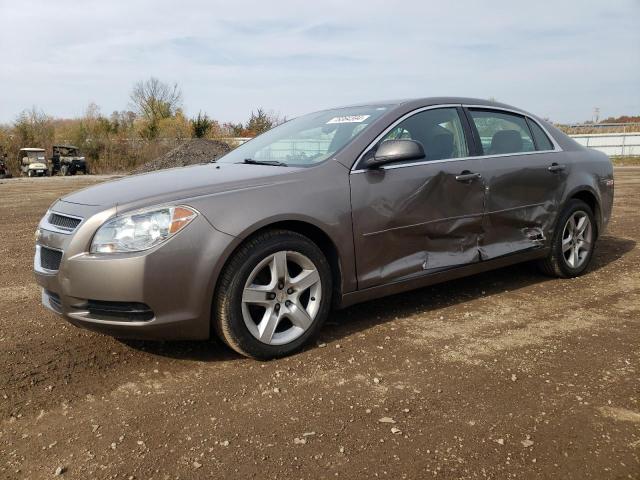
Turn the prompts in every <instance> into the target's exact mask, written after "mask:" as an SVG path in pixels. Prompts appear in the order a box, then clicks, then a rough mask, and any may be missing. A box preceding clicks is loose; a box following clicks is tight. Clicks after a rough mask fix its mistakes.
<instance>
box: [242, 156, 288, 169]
mask: <svg viewBox="0 0 640 480" xmlns="http://www.w3.org/2000/svg"><path fill="white" fill-rule="evenodd" d="M244 163H248V164H250V165H273V166H275V167H288V165H287V164H286V163H284V162H278V161H277V160H254V159H253V158H245V159H244Z"/></svg>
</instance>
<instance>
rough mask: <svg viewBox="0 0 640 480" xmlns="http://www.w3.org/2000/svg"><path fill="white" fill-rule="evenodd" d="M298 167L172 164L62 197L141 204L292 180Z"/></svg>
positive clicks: (84, 202) (103, 203)
mask: <svg viewBox="0 0 640 480" xmlns="http://www.w3.org/2000/svg"><path fill="white" fill-rule="evenodd" d="M300 170H302V168H300V167H297V168H296V167H276V166H267V165H247V164H230V163H229V164H224V163H220V164H214V163H211V164H205V165H194V166H189V167H181V168H172V169H167V170H160V171H157V172H152V173H145V174H141V175H133V176H129V177H124V178H120V179H117V180H112V181H110V182H105V183H101V184H99V185H95V186H92V187H88V188H85V189H83V190H80V191H77V192H74V193H72V194H70V195H67V196H66V197H64V198H62V200H63V201H65V202H68V203H76V204H80V205H91V206H105V207H114V206H115V207H118V209H120V207H122V208H129V207H142V206H150V205H156V204H159V203H162V202H176V201H180V200H184V199H187V198H193V197H198V196H201V195H211V194H215V193H221V192H226V191H230V190H238V189H251V188H260V187H262V186H265V185H272V184H273V183H274V182H279V181H282V182H288V181H292V179H291V175H290V174H292V173H295V172H297V171H300Z"/></svg>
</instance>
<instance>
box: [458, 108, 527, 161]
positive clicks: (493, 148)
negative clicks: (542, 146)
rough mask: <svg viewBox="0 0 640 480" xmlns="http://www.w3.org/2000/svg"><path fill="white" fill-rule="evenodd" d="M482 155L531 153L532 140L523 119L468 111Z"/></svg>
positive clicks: (488, 112) (481, 111)
mask: <svg viewBox="0 0 640 480" xmlns="http://www.w3.org/2000/svg"><path fill="white" fill-rule="evenodd" d="M469 113H470V114H471V118H472V120H473V123H474V125H475V126H476V129H477V130H478V135H479V136H480V143H481V144H482V153H483V155H502V154H505V153H521V152H532V151H534V150H535V146H534V143H533V138H532V137H531V132H530V130H529V126H528V125H527V121H526V120H525V118H524V117H522V116H520V115H516V114H512V113H507V112H498V111H494V110H469Z"/></svg>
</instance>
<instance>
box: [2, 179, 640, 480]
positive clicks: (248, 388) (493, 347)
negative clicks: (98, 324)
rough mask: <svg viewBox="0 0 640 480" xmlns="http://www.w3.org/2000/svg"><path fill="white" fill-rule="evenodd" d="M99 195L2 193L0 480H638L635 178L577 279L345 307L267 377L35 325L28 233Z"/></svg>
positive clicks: (516, 270) (155, 346)
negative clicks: (67, 206) (59, 204)
mask: <svg viewBox="0 0 640 480" xmlns="http://www.w3.org/2000/svg"><path fill="white" fill-rule="evenodd" d="M101 180H103V178H98V177H75V178H44V179H32V180H26V179H19V180H2V181H0V255H1V257H2V259H3V260H2V267H1V269H0V478H29V479H38V478H50V477H53V476H54V474H55V473H56V470H58V473H60V472H62V475H63V477H64V478H77V479H88V478H113V479H115V478H117V479H151V478H153V479H174V478H175V479H177V478H181V479H191V478H194V479H195V478H244V479H247V478H259V479H262V478H282V479H284V478H296V479H298V478H312V479H321V478H349V479H352V478H354V479H355V478H366V479H371V478H378V477H380V478H394V479H396V478H401V479H402V478H410V479H414V478H433V477H437V478H447V479H449V478H456V479H461V478H471V479H473V478H496V479H507V478H562V479H581V480H582V479H609V478H612V479H613V478H615V479H626V478H635V479H638V478H640V460H639V458H640V249H639V248H638V246H637V243H636V242H637V241H638V239H639V238H640V168H637V167H623V168H618V169H616V203H615V209H614V217H613V220H612V223H611V224H610V227H609V230H608V231H607V232H606V234H605V235H604V236H602V237H601V238H600V241H599V244H598V247H597V250H596V254H595V257H594V261H593V264H592V267H591V269H590V271H589V273H588V274H587V275H585V276H583V277H581V278H579V279H575V280H557V279H550V278H546V277H544V276H542V275H540V274H539V273H537V272H536V271H535V270H534V269H532V268H531V267H530V266H528V265H519V266H514V267H510V268H506V269H502V270H499V271H495V272H490V273H486V274H482V275H477V276H475V277H471V278H466V279H462V280H458V281H453V282H449V283H446V284H442V285H438V286H435V287H430V288H425V289H422V290H419V291H414V292H411V293H406V294H402V295H397V296H394V297H390V298H385V299H380V300H377V301H373V302H369V303H366V304H362V305H357V306H354V307H352V308H349V309H347V310H344V311H340V312H335V313H333V314H331V316H330V319H329V322H328V324H327V325H326V326H325V327H324V329H323V331H322V335H321V338H320V342H319V343H318V344H317V345H314V346H312V347H310V348H308V349H306V350H305V351H304V352H302V353H300V354H298V355H295V356H293V357H291V358H286V359H282V360H277V361H271V362H267V363H259V362H256V361H252V360H247V359H244V358H241V357H239V356H238V355H236V354H234V353H232V352H231V351H229V350H228V349H226V348H224V347H223V346H222V345H220V344H219V343H216V342H191V343H142V342H128V343H123V342H121V341H118V340H115V339H113V338H110V337H106V336H101V335H98V334H94V333H90V332H87V331H84V330H80V329H78V328H75V327H73V326H71V325H68V324H67V323H65V321H64V320H62V319H60V318H58V317H56V316H55V315H54V314H52V313H49V312H48V311H46V310H45V309H44V308H43V307H41V306H40V293H39V291H38V288H37V287H36V285H35V283H34V280H33V277H32V273H31V263H32V255H33V253H32V252H33V241H34V238H33V235H34V230H35V227H36V225H37V222H38V220H39V218H40V217H41V216H42V215H43V214H44V212H45V210H46V209H47V207H48V206H49V204H50V203H51V202H52V201H53V200H55V199H56V198H57V197H58V196H60V195H62V194H64V193H66V192H69V191H72V190H75V189H78V188H80V187H83V186H86V185H88V184H91V183H93V182H96V181H101Z"/></svg>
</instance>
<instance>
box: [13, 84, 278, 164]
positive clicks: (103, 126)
mask: <svg viewBox="0 0 640 480" xmlns="http://www.w3.org/2000/svg"><path fill="white" fill-rule="evenodd" d="M129 100H130V105H129V106H130V108H129V109H126V110H121V111H114V112H113V113H111V115H108V116H107V115H105V114H103V113H102V112H101V110H100V107H99V106H98V105H96V104H95V103H91V104H89V105H88V107H87V109H86V111H85V113H84V114H83V115H82V116H81V117H79V118H70V119H69V118H54V117H52V116H50V115H48V114H46V113H45V112H43V111H42V110H39V109H38V108H36V107H33V108H31V109H27V110H24V111H22V112H21V113H20V114H19V115H18V116H17V118H16V119H15V121H14V122H12V123H10V124H4V125H0V156H1V155H3V154H6V155H7V161H8V164H9V167H10V168H11V169H12V170H14V173H17V165H18V163H17V162H18V160H17V157H18V151H19V149H20V148H23V147H40V148H45V149H46V150H47V152H48V153H47V154H50V152H51V146H52V145H55V144H72V145H75V146H77V147H79V148H80V150H81V152H82V154H83V155H84V156H85V157H87V158H88V160H89V161H90V162H91V164H92V171H94V172H97V173H98V172H110V171H127V170H130V169H132V168H135V167H136V166H137V165H140V164H142V163H145V162H147V161H149V160H151V159H153V158H156V157H157V156H160V155H162V154H164V153H165V152H166V151H168V150H169V149H171V148H174V147H175V146H177V145H179V144H180V143H182V142H184V141H185V140H187V139H189V138H208V139H214V140H223V139H226V138H229V137H253V136H256V135H259V134H260V133H263V132H265V131H267V130H269V129H271V128H273V127H274V126H276V125H278V124H280V123H282V122H284V121H286V119H285V118H284V117H281V116H280V115H277V114H274V113H273V112H269V111H267V110H265V109H264V108H257V109H256V110H254V111H252V112H251V116H250V117H249V119H248V120H247V121H246V122H238V123H231V122H226V123H220V122H219V121H217V120H215V119H213V118H211V117H209V115H208V114H207V113H206V112H202V111H200V112H198V114H197V115H196V116H195V117H193V118H189V117H187V115H185V113H184V110H183V104H182V100H183V96H182V91H181V89H180V87H179V86H178V84H176V83H174V84H169V83H166V82H163V81H161V80H159V79H157V78H155V77H151V78H149V79H147V80H144V81H140V82H137V83H136V84H135V85H134V86H133V88H132V90H131V93H130V96H129Z"/></svg>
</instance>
